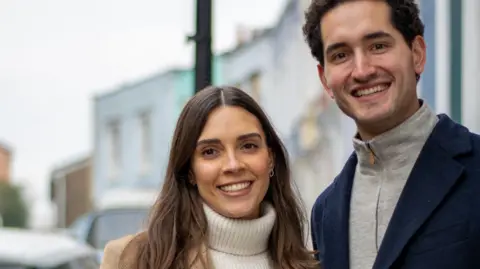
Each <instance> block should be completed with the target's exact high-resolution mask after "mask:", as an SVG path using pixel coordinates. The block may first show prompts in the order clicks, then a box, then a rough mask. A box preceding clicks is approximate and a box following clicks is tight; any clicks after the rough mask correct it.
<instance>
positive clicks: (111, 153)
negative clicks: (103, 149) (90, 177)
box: [108, 121, 121, 179]
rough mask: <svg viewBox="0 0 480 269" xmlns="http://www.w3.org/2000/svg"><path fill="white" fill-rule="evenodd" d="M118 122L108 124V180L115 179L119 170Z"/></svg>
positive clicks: (119, 143)
mask: <svg viewBox="0 0 480 269" xmlns="http://www.w3.org/2000/svg"><path fill="white" fill-rule="evenodd" d="M120 135H121V134H120V122H119V121H112V122H110V123H109V124H108V167H109V176H110V179H117V177H118V174H119V173H120V168H121V136H120Z"/></svg>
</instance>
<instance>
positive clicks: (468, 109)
mask: <svg viewBox="0 0 480 269" xmlns="http://www.w3.org/2000/svg"><path fill="white" fill-rule="evenodd" d="M418 2H419V4H420V10H421V15H422V19H423V21H424V23H425V39H426V43H427V66H426V69H425V72H424V74H423V76H422V79H421V80H420V95H421V96H422V97H423V98H424V99H425V100H426V101H427V102H428V103H429V105H430V106H432V107H433V108H434V109H435V110H436V111H437V112H438V113H446V114H448V115H450V116H451V117H452V118H453V119H454V120H455V121H457V122H459V123H462V124H464V125H465V126H467V127H468V128H469V129H470V130H471V131H473V132H476V133H480V109H479V108H478V104H479V103H480V50H479V49H478V48H479V47H480V16H479V15H480V2H479V1H476V0H462V1H458V0H419V1H418Z"/></svg>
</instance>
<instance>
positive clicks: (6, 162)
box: [0, 142, 13, 182]
mask: <svg viewBox="0 0 480 269" xmlns="http://www.w3.org/2000/svg"><path fill="white" fill-rule="evenodd" d="M12 154H13V152H12V149H11V148H10V146H8V145H7V144H6V143H2V142H0V181H7V182H9V181H10V180H11V162H12Z"/></svg>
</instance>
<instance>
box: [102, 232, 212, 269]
mask: <svg viewBox="0 0 480 269" xmlns="http://www.w3.org/2000/svg"><path fill="white" fill-rule="evenodd" d="M144 236H146V234H145V232H143V233H140V234H137V235H128V236H125V237H122V238H120V239H116V240H113V241H110V242H109V243H108V244H107V245H106V246H105V250H104V254H103V260H102V264H101V265H100V269H137V268H134V261H135V259H136V258H137V250H138V244H139V240H141V238H142V237H144ZM202 250H203V251H202V253H206V249H205V248H204V247H202ZM194 254H195V253H192V261H193V258H194ZM192 269H203V268H202V266H201V263H200V262H196V263H195V264H194V265H193V266H192Z"/></svg>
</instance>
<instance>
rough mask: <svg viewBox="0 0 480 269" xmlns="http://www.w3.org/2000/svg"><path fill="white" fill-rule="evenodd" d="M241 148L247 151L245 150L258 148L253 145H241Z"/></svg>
mask: <svg viewBox="0 0 480 269" xmlns="http://www.w3.org/2000/svg"><path fill="white" fill-rule="evenodd" d="M243 148H245V149H247V150H251V149H256V148H258V146H257V145H255V144H253V143H247V144H245V145H243Z"/></svg>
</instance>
